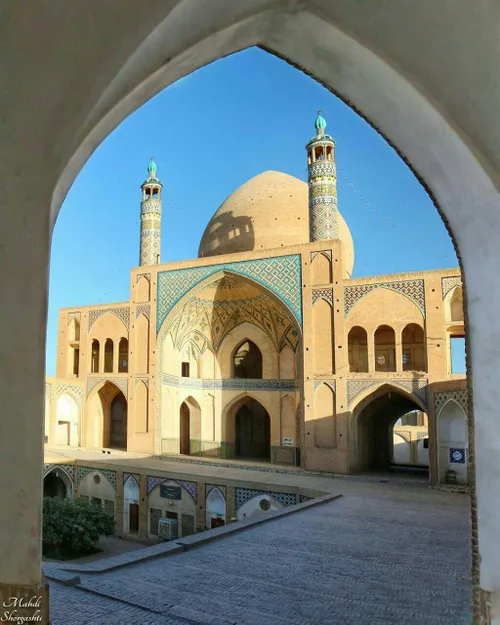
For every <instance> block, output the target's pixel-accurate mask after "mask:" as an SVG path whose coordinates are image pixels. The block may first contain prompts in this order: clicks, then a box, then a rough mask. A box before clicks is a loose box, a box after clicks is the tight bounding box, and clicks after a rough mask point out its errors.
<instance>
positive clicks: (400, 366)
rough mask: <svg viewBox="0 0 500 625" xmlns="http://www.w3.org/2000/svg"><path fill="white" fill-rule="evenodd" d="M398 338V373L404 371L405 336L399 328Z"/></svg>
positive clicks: (396, 334)
mask: <svg viewBox="0 0 500 625" xmlns="http://www.w3.org/2000/svg"><path fill="white" fill-rule="evenodd" d="M395 338H396V345H395V348H396V349H395V351H396V371H397V373H402V371H403V337H402V331H401V330H399V331H398V333H396V331H395Z"/></svg>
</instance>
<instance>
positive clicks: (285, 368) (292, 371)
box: [279, 345, 297, 380]
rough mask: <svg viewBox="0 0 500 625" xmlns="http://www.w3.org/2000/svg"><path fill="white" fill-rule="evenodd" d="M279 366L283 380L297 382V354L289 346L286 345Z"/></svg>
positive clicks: (282, 350)
mask: <svg viewBox="0 0 500 625" xmlns="http://www.w3.org/2000/svg"><path fill="white" fill-rule="evenodd" d="M279 366H280V379H281V380H295V378H296V377H297V367H296V362H295V353H294V351H293V350H292V348H291V347H290V346H289V345H285V347H283V348H282V349H281V351H280V356H279Z"/></svg>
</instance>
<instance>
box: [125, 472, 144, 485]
mask: <svg viewBox="0 0 500 625" xmlns="http://www.w3.org/2000/svg"><path fill="white" fill-rule="evenodd" d="M129 477H130V478H131V479H132V480H134V482H135V483H136V484H137V486H139V485H140V480H141V476H140V475H139V474H138V473H124V474H123V484H124V485H125V482H126V481H127V480H128V478H129Z"/></svg>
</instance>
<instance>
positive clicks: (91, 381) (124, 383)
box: [87, 378, 128, 397]
mask: <svg viewBox="0 0 500 625" xmlns="http://www.w3.org/2000/svg"><path fill="white" fill-rule="evenodd" d="M101 382H111V383H112V384H114V385H115V386H117V387H118V388H119V389H120V391H121V392H122V393H123V394H124V395H125V397H127V396H128V380H127V378H88V379H87V395H88V394H89V393H90V391H91V390H92V389H93V388H95V387H96V386H97V385H98V384H100V383H101Z"/></svg>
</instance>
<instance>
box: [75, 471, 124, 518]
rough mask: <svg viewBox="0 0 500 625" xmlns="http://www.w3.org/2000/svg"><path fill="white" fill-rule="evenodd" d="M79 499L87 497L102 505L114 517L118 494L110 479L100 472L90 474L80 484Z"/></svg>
mask: <svg viewBox="0 0 500 625" xmlns="http://www.w3.org/2000/svg"><path fill="white" fill-rule="evenodd" d="M78 497H85V498H87V499H89V500H90V501H92V502H93V503H95V504H97V505H100V506H101V507H102V508H103V509H104V510H105V511H106V512H107V513H108V514H110V515H111V516H113V517H114V515H115V502H116V492H115V489H114V487H113V485H112V484H111V482H110V481H109V479H108V478H107V477H106V476H105V475H104V474H103V473H101V472H100V471H97V470H96V471H92V472H91V473H88V474H87V475H86V476H85V477H84V478H83V479H82V480H81V481H80V483H79V484H78Z"/></svg>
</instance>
